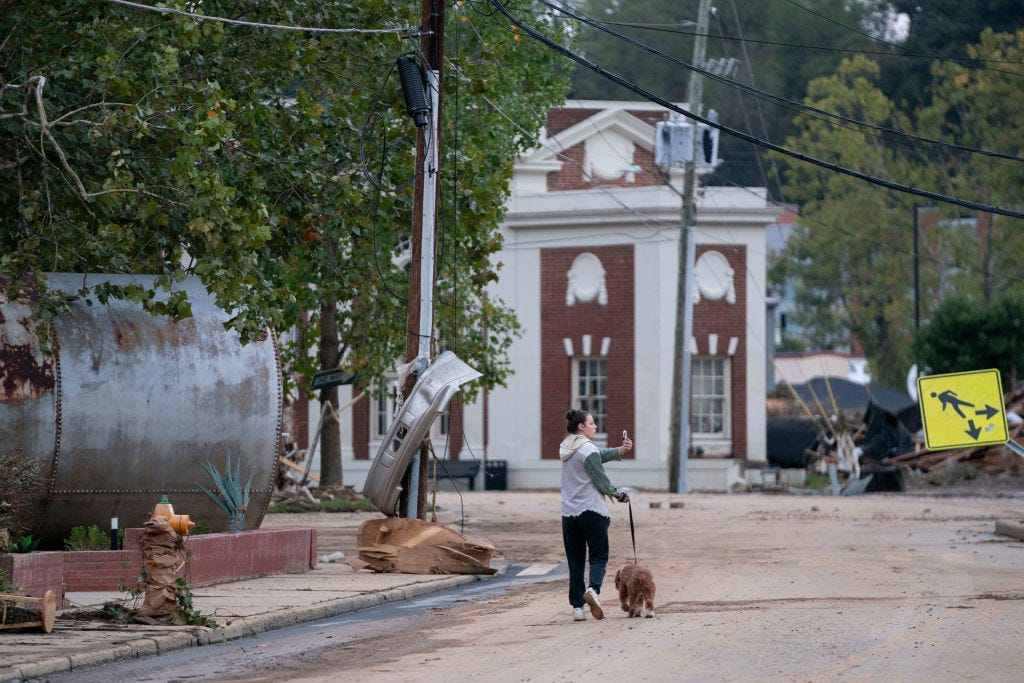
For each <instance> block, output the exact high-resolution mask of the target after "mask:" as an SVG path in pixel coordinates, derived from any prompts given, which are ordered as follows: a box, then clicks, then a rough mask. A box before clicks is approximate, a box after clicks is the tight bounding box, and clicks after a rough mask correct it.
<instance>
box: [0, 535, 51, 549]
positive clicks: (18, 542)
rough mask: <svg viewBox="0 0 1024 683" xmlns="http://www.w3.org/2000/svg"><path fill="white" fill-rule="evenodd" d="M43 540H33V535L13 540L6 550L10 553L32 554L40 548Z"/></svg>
mask: <svg viewBox="0 0 1024 683" xmlns="http://www.w3.org/2000/svg"><path fill="white" fill-rule="evenodd" d="M42 540H43V539H41V538H32V534H28V535H27V536H19V537H16V538H12V539H11V542H10V543H9V544H8V545H7V547H6V548H4V550H5V551H6V552H9V553H31V552H33V551H34V550H35V549H36V548H38V547H39V543H40V541H42Z"/></svg>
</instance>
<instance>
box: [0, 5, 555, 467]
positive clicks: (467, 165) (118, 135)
mask: <svg viewBox="0 0 1024 683" xmlns="http://www.w3.org/2000/svg"><path fill="white" fill-rule="evenodd" d="M169 6H173V7H177V8H179V9H185V10H188V9H194V8H195V6H194V4H192V3H186V2H183V1H182V0H174V1H172V2H171V3H170V5H169ZM511 6H512V7H513V8H514V9H515V11H517V12H525V13H526V14H527V15H529V16H531V17H532V18H533V19H534V20H537V21H540V23H541V24H543V26H544V27H545V28H544V29H543V30H545V31H548V32H549V33H550V34H551V35H553V36H555V37H556V38H557V39H559V40H563V41H569V40H570V36H571V33H570V31H569V29H568V27H566V26H565V25H564V24H562V23H559V22H553V21H546V20H542V19H539V17H543V15H544V10H542V9H540V8H538V7H535V6H534V5H533V3H531V2H529V1H528V0H513V2H512V3H511ZM0 8H2V11H0V35H3V36H4V37H5V39H4V41H3V42H2V43H0V58H2V63H3V64H4V67H5V70H4V73H3V76H2V79H3V82H2V84H0V85H2V86H3V88H2V89H0V111H3V112H4V118H3V120H2V121H0V226H2V227H0V275H10V276H11V278H12V284H11V287H12V290H13V292H14V293H15V294H16V293H17V292H18V291H20V290H22V289H25V290H32V291H35V292H39V293H38V294H37V295H36V296H37V298H36V299H35V300H34V301H35V307H36V309H37V314H38V315H39V316H40V317H41V318H43V319H50V318H52V317H54V316H56V315H58V314H59V312H60V310H61V308H62V306H65V305H66V304H65V303H64V302H62V301H61V300H60V298H59V297H56V298H54V297H53V296H52V293H46V292H44V285H45V280H44V277H43V274H42V273H43V272H48V271H49V272H52V271H58V272H59V271H66V272H107V273H138V272H142V273H152V274H156V275H157V276H158V278H159V279H158V286H157V288H156V289H157V290H159V291H150V290H146V289H143V288H141V287H138V286H130V287H113V286H104V287H102V288H101V289H100V290H99V291H97V292H96V295H97V296H98V297H99V299H100V300H101V301H102V300H103V299H104V298H106V297H116V298H126V299H130V300H133V301H138V302H140V303H142V304H143V305H144V306H145V308H146V309H147V310H150V311H152V312H154V313H158V314H164V315H168V316H170V317H172V318H173V319H181V318H183V317H187V316H188V315H189V312H190V309H189V304H188V301H187V298H186V296H185V295H184V294H183V293H182V292H180V291H176V290H175V286H176V284H177V283H179V282H180V281H181V280H182V279H183V278H184V277H186V276H196V277H198V278H200V279H201V280H202V282H203V283H204V284H205V285H206V287H207V288H208V289H209V290H210V291H211V292H212V293H213V295H214V296H215V298H216V301H217V303H218V304H219V305H220V306H221V307H222V308H224V309H225V310H227V311H232V312H233V314H232V317H231V318H230V319H229V320H228V321H227V322H226V323H225V325H226V327H228V328H229V329H232V330H235V331H237V332H238V334H239V335H240V337H241V339H242V340H243V341H245V340H249V339H255V338H259V337H261V336H262V335H263V334H265V332H266V329H267V328H268V327H269V328H272V329H274V330H276V331H278V332H285V331H290V330H292V329H295V328H296V327H297V328H298V329H299V330H300V334H299V335H298V336H297V338H295V339H290V340H289V341H288V342H286V343H284V344H283V348H282V353H283V357H284V359H285V364H286V367H288V372H286V373H285V379H286V382H291V381H292V379H293V377H300V378H301V377H305V378H307V379H306V380H301V379H300V380H299V381H308V378H311V377H312V375H313V372H314V371H315V370H318V369H320V368H319V367H317V364H316V359H315V356H314V355H313V354H311V353H310V349H311V348H312V347H313V346H314V345H316V344H318V343H319V342H320V330H321V319H320V318H321V311H332V312H333V313H334V315H335V316H336V317H337V329H336V331H335V330H334V329H333V328H330V326H328V331H329V333H330V334H329V336H330V337H331V338H332V339H333V343H332V344H328V345H323V344H321V346H334V347H336V349H332V350H336V351H337V353H336V354H332V357H334V358H337V362H336V365H337V366H340V368H341V369H342V370H343V371H345V372H353V371H356V370H358V372H359V377H360V381H364V382H365V383H366V384H367V385H372V384H374V383H375V382H376V381H377V380H379V379H380V378H381V377H383V376H384V375H385V373H387V372H388V371H390V370H392V369H393V367H394V365H395V364H396V363H397V362H400V361H401V360H402V359H404V357H405V346H406V322H407V320H406V318H407V300H408V297H409V273H408V270H407V269H406V267H405V264H404V263H402V262H401V260H400V259H397V258H395V256H396V255H397V254H398V252H399V251H400V249H399V245H400V244H402V243H403V241H405V242H406V243H407V240H408V237H409V235H410V233H411V232H412V224H413V216H412V209H413V182H412V180H413V178H414V176H415V172H416V171H415V156H416V155H415V154H414V152H413V150H414V136H415V127H414V125H413V123H412V121H411V119H409V117H408V116H406V114H405V104H404V99H403V95H402V89H401V86H400V81H399V78H398V76H397V73H396V71H395V69H394V65H395V61H396V59H397V58H398V57H399V56H401V55H403V54H407V53H409V52H418V50H419V47H420V45H419V39H418V38H417V39H410V38H408V37H401V36H396V35H388V34H368V33H352V34H343V33H302V32H297V31H282V30H267V29H253V28H251V27H239V26H232V25H226V24H223V23H218V22H214V21H196V20H194V19H191V18H188V17H183V16H180V15H169V14H158V13H155V12H145V11H140V10H138V9H134V8H128V7H125V6H119V5H116V4H113V3H95V2H91V1H89V0H62V1H61V2H53V3H41V4H40V3H16V2H11V1H10V0H7V1H6V2H5V1H4V0H0ZM201 9H202V13H203V14H205V15H213V16H230V17H233V18H235V19H241V20H247V21H257V22H259V21H262V22H266V23H272V24H296V23H302V24H304V25H315V26H332V27H367V28H388V27H403V26H407V27H414V26H417V25H418V23H419V10H420V3H419V2H413V1H412V0H403V1H401V2H385V1H384V0H365V1H362V2H359V3H351V2H347V1H344V2H343V1H341V0H328V1H326V2H325V1H323V0H289V1H288V2H284V1H283V0H266V1H265V2H259V3H256V2H243V3H241V4H239V3H236V2H233V1H232V2H227V1H226V0H209V1H204V2H203V3H202V8H201ZM533 10H538V11H537V12H534V11H533ZM447 18H448V22H447V29H446V39H447V45H446V50H445V63H444V65H443V75H442V89H443V102H444V112H443V117H442V121H441V126H442V129H441V131H440V137H441V141H442V144H441V152H442V160H441V161H442V167H441V172H440V174H439V176H440V177H439V181H440V185H441V188H440V196H441V198H442V201H441V202H440V204H439V206H440V217H439V221H438V237H437V245H438V261H437V275H436V279H435V299H434V300H435V320H436V326H437V329H438V333H439V337H438V339H437V346H438V350H440V349H443V348H458V352H459V355H460V357H461V358H462V359H463V360H465V361H466V362H467V363H469V364H470V365H472V366H473V367H475V368H477V369H479V370H481V371H482V372H483V373H484V375H483V377H482V378H481V379H480V380H479V381H477V382H476V383H475V384H474V385H473V386H470V387H467V388H466V390H467V391H469V392H473V391H475V390H476V389H477V388H479V387H485V388H489V387H493V386H496V385H499V384H502V383H503V382H504V381H505V379H506V378H507V376H508V375H509V373H510V372H511V368H509V367H508V362H507V354H506V352H507V349H508V347H509V345H510V344H511V342H512V340H513V339H514V338H515V336H516V335H517V334H518V323H517V322H516V321H515V319H514V316H513V315H512V313H511V311H510V310H509V309H508V307H507V306H506V305H505V304H503V303H502V302H501V301H496V300H494V299H492V298H491V297H490V296H489V294H488V292H487V287H486V284H487V283H488V282H490V281H492V280H493V279H494V278H496V277H497V276H498V274H499V271H500V268H501V264H499V263H495V262H494V259H493V255H494V253H495V252H496V251H497V250H498V249H499V248H500V247H501V238H500V235H499V232H498V224H499V221H500V220H501V217H502V211H503V207H504V204H505V200H506V199H507V197H508V192H509V187H508V185H509V180H510V178H511V174H512V168H513V163H514V162H515V159H516V157H517V155H518V154H519V153H520V152H521V151H523V150H525V149H528V148H530V147H532V146H533V145H534V144H535V141H536V140H537V137H538V134H539V132H540V130H541V128H542V126H543V124H544V121H545V117H546V112H547V109H548V107H549V106H550V105H552V104H555V103H560V102H561V101H563V99H564V95H565V93H566V91H567V88H568V80H567V74H566V70H565V68H564V65H563V64H561V63H560V62H559V63H556V62H555V61H554V60H555V57H554V55H553V54H552V53H551V51H550V50H548V49H546V48H544V47H543V46H541V45H540V44H538V43H537V42H536V41H532V40H523V39H522V36H520V35H518V34H517V33H516V32H515V31H513V30H510V28H509V26H508V25H507V23H506V22H503V21H501V20H500V19H499V18H497V17H495V16H494V15H493V13H491V12H488V11H487V10H486V8H485V7H484V6H481V5H479V4H478V3H464V4H456V5H454V6H452V7H451V8H450V9H449V11H448V13H447ZM300 20H301V21H300ZM517 38H519V39H517ZM69 55H73V57H74V58H73V59H72V58H70V57H69ZM40 77H45V79H46V80H45V83H44V82H42V81H41V80H40ZM37 95H38V96H39V97H40V99H39V100H37V99H36V96H37ZM40 102H41V108H40V105H39V103H40ZM44 118H45V120H44ZM307 316H308V317H307ZM484 330H486V333H485V332H484ZM293 373H295V374H293ZM331 458H337V459H338V462H339V463H340V454H338V453H325V456H324V459H325V461H326V460H330V459H331ZM326 471H327V466H326V465H325V472H326ZM324 483H325V484H340V483H341V482H340V481H327V478H326V477H325V480H324Z"/></svg>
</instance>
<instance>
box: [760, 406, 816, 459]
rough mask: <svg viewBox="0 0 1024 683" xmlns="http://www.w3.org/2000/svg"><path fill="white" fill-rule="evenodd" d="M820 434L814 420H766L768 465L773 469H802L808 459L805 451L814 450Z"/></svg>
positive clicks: (783, 418)
mask: <svg viewBox="0 0 1024 683" xmlns="http://www.w3.org/2000/svg"><path fill="white" fill-rule="evenodd" d="M819 435H820V432H819V430H818V427H817V425H816V424H815V421H814V420H811V419H810V418H804V417H769V418H768V464H769V465H774V466H775V467H785V468H795V469H803V468H805V467H807V464H808V461H809V458H808V457H807V454H806V453H805V450H807V449H812V450H813V449H814V445H815V444H816V443H817V442H818V437H819Z"/></svg>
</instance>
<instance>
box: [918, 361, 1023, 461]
mask: <svg viewBox="0 0 1024 683" xmlns="http://www.w3.org/2000/svg"><path fill="white" fill-rule="evenodd" d="M917 397H918V405H920V406H921V423H922V424H923V426H924V440H925V445H927V447H928V450H931V451H941V450H947V449H950V448H964V447H968V446H986V445H992V444H1001V443H1006V442H1007V441H1009V439H1010V433H1009V430H1008V429H1007V428H1006V409H1005V407H1004V406H1003V385H1002V382H1001V381H1000V379H999V371H998V370H978V371H975V372H954V373H950V374H948V375H928V376H925V377H918V379H917Z"/></svg>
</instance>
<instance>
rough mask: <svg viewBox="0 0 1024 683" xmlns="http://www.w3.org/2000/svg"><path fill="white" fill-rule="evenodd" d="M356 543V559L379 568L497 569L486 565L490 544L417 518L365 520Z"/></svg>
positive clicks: (423, 570) (404, 570) (491, 549)
mask: <svg viewBox="0 0 1024 683" xmlns="http://www.w3.org/2000/svg"><path fill="white" fill-rule="evenodd" d="M357 543H358V545H359V559H360V560H362V561H363V562H365V563H366V564H367V565H368V566H369V567H371V568H372V569H374V570H376V571H380V572H397V573H399V574H494V573H495V572H496V571H497V570H496V569H492V568H491V567H490V566H489V565H490V562H491V553H492V552H494V546H493V545H491V544H490V543H486V542H481V541H474V540H471V539H469V538H467V537H466V536H463V535H462V534H460V533H459V532H458V531H455V530H454V529H449V528H448V527H445V526H442V525H440V524H434V523H431V522H424V521H422V520H419V519H404V518H401V517H388V518H385V519H371V520H367V521H365V522H363V524H362V525H361V526H360V527H359V533H358V535H357ZM353 566H354V567H355V566H356V565H355V564H353Z"/></svg>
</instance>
